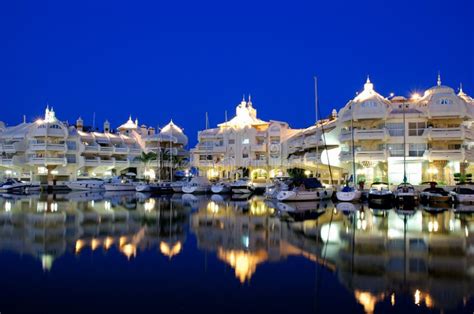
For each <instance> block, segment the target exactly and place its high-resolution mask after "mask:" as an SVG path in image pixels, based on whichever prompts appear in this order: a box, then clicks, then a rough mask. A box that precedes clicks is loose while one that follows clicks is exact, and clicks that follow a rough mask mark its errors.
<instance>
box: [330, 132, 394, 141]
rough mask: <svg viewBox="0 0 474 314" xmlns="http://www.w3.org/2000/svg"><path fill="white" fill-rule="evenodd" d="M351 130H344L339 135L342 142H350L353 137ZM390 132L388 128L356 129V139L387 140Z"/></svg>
mask: <svg viewBox="0 0 474 314" xmlns="http://www.w3.org/2000/svg"><path fill="white" fill-rule="evenodd" d="M351 138H352V134H351V131H348V130H346V131H342V132H341V134H340V135H339V140H340V141H341V142H349V141H351V140H352V139H351ZM387 138H388V132H387V130H386V129H365V130H364V129H354V141H368V140H381V141H383V140H386V139H387Z"/></svg>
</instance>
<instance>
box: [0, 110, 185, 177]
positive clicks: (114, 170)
mask: <svg viewBox="0 0 474 314" xmlns="http://www.w3.org/2000/svg"><path fill="white" fill-rule="evenodd" d="M186 144H187V137H186V136H185V135H184V134H183V132H182V130H181V129H180V128H178V127H177V126H176V125H175V124H174V123H173V122H170V124H168V125H167V126H165V127H164V128H163V129H162V130H161V132H159V133H158V134H156V133H155V129H154V128H152V127H149V128H147V127H146V126H145V125H142V126H138V121H137V120H135V122H134V121H132V119H131V117H130V118H129V120H128V121H127V122H126V123H124V124H123V125H121V126H120V127H118V129H117V132H114V131H113V130H112V129H111V127H110V123H109V122H108V121H105V122H104V126H103V131H102V132H98V131H96V130H91V129H87V130H86V128H85V127H84V124H83V120H82V119H81V118H79V119H78V120H77V121H76V125H68V124H67V123H65V122H62V121H60V120H58V119H57V118H56V114H55V112H54V110H53V109H52V108H51V109H49V108H46V111H45V116H44V118H43V119H38V120H36V121H35V122H31V123H27V122H26V121H23V123H21V124H18V125H16V126H12V127H5V125H4V124H3V123H2V124H1V125H0V177H16V178H21V179H24V180H32V181H41V182H43V183H46V182H51V181H53V180H55V181H65V180H74V179H76V178H89V177H109V176H112V175H119V174H120V173H123V172H127V171H134V172H137V174H138V175H142V174H143V172H144V170H145V169H144V168H145V165H144V164H143V163H142V161H140V160H138V157H139V156H140V155H141V153H142V152H149V151H154V152H157V151H162V152H165V151H166V152H169V148H170V147H171V148H172V149H173V151H172V153H173V156H181V157H183V158H184V156H185V155H186V152H185V150H184V147H185V146H186ZM162 155H163V153H162V154H161V155H160V156H162ZM166 155H167V156H168V155H169V154H166ZM162 159H163V160H164V159H165V158H162ZM168 160H169V158H168ZM172 160H173V161H175V162H174V163H173V165H172V166H173V169H176V168H177V167H178V166H179V165H178V163H177V161H176V158H174V159H172ZM161 165H162V166H165V165H164V164H161ZM159 166H160V164H159V163H158V162H156V163H154V164H153V165H151V166H150V168H151V169H153V168H154V169H156V168H158V167H159ZM166 166H168V167H169V164H167V165H166ZM160 168H162V167H160ZM152 174H153V175H154V173H152ZM149 176H151V175H149Z"/></svg>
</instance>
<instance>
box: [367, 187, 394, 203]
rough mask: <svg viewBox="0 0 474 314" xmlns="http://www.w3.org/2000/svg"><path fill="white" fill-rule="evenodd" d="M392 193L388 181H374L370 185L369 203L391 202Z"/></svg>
mask: <svg viewBox="0 0 474 314" xmlns="http://www.w3.org/2000/svg"><path fill="white" fill-rule="evenodd" d="M392 201H393V193H392V191H390V188H389V185H388V183H385V182H374V183H372V184H371V185H370V190H369V203H372V204H391V203H392Z"/></svg>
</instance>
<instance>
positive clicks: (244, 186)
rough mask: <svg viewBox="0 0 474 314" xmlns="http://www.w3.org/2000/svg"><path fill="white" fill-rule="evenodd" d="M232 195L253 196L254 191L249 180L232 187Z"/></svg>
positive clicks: (242, 180) (237, 182)
mask: <svg viewBox="0 0 474 314" xmlns="http://www.w3.org/2000/svg"><path fill="white" fill-rule="evenodd" d="M230 189H231V190H232V194H252V193H253V189H252V187H251V185H250V181H249V179H248V178H242V179H239V180H237V181H235V182H233V183H232V184H231V185H230Z"/></svg>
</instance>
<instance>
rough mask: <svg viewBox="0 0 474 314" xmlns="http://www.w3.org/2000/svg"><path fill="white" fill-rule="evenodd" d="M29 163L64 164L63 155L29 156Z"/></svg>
mask: <svg viewBox="0 0 474 314" xmlns="http://www.w3.org/2000/svg"><path fill="white" fill-rule="evenodd" d="M30 163H31V164H34V165H66V164H67V159H66V158H65V157H30Z"/></svg>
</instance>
